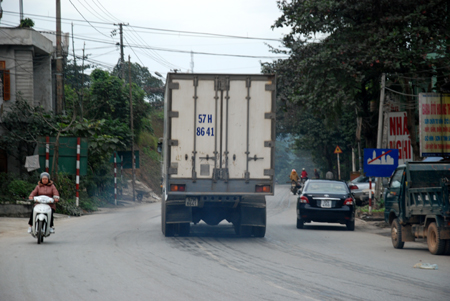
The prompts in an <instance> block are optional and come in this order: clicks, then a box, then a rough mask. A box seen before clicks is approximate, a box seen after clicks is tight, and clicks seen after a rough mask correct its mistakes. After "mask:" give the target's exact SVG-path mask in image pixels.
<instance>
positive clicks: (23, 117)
mask: <svg viewBox="0 0 450 301" xmlns="http://www.w3.org/2000/svg"><path fill="white" fill-rule="evenodd" d="M56 124H57V119H56V118H55V117H54V116H53V115H52V114H50V113H49V112H45V111H44V108H42V107H32V106H30V105H29V104H28V102H27V100H24V99H22V98H21V97H18V98H17V100H16V101H15V102H14V103H13V104H12V105H11V107H10V110H9V111H8V112H6V113H4V114H3V116H2V122H1V123H0V126H1V127H2V128H3V130H4V132H3V133H2V135H1V136H0V148H2V149H4V150H6V152H7V154H8V156H12V157H15V158H16V159H17V160H18V161H19V162H20V165H21V166H24V165H25V157H26V156H31V155H33V154H34V150H35V149H36V146H37V137H38V136H52V135H54V134H55V131H54V129H53V128H52V126H51V125H56ZM22 172H23V170H22Z"/></svg>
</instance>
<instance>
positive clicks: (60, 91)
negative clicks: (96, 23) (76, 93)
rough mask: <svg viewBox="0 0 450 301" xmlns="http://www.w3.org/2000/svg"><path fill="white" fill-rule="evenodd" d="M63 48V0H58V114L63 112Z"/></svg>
mask: <svg viewBox="0 0 450 301" xmlns="http://www.w3.org/2000/svg"><path fill="white" fill-rule="evenodd" d="M62 58H63V57H62V47H61V0H56V113H57V114H61V113H62V111H63V66H62Z"/></svg>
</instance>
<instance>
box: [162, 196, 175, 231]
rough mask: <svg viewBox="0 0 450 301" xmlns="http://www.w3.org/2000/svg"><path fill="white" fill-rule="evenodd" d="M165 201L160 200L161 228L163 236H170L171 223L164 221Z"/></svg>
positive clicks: (172, 228)
mask: <svg viewBox="0 0 450 301" xmlns="http://www.w3.org/2000/svg"><path fill="white" fill-rule="evenodd" d="M166 206H167V205H166V202H165V201H164V200H162V201H161V230H162V233H163V234H164V236H165V237H170V236H173V235H174V232H175V231H174V226H173V224H168V223H166Z"/></svg>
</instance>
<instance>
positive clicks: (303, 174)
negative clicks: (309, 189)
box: [301, 168, 308, 181]
mask: <svg viewBox="0 0 450 301" xmlns="http://www.w3.org/2000/svg"><path fill="white" fill-rule="evenodd" d="M301 176H302V180H303V181H306V180H308V173H307V172H306V170H305V169H304V168H303V169H302V174H301Z"/></svg>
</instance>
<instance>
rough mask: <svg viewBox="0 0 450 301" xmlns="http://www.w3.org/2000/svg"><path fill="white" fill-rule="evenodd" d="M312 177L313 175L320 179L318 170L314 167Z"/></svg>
mask: <svg viewBox="0 0 450 301" xmlns="http://www.w3.org/2000/svg"><path fill="white" fill-rule="evenodd" d="M314 177H315V178H316V179H320V175H319V172H318V171H317V169H316V168H314Z"/></svg>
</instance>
